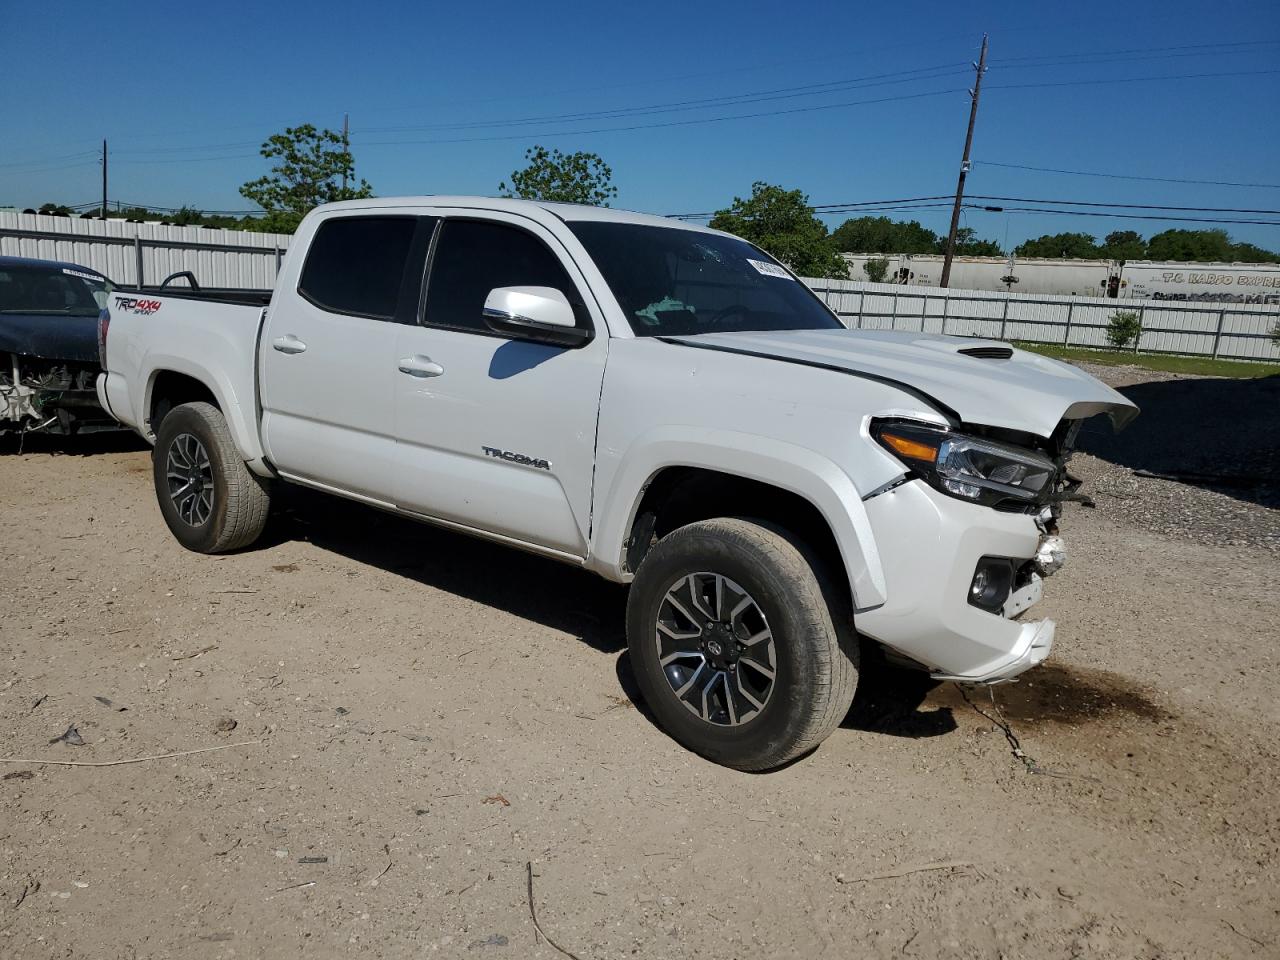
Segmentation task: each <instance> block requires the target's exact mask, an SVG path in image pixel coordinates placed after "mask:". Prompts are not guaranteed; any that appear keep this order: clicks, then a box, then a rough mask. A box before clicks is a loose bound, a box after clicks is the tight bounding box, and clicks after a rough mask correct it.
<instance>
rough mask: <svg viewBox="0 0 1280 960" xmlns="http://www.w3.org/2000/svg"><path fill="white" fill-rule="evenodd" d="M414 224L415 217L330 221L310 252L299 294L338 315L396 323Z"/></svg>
mask: <svg viewBox="0 0 1280 960" xmlns="http://www.w3.org/2000/svg"><path fill="white" fill-rule="evenodd" d="M414 225H415V221H414V218H413V217H351V218H349V219H343V220H326V221H325V222H324V223H322V224H321V225H320V229H319V230H317V231H316V235H315V238H314V239H313V240H312V241H311V249H310V250H308V251H307V262H306V263H305V264H304V265H303V267H302V281H301V282H300V283H299V284H298V292H299V293H301V294H302V295H303V296H304V297H306V298H307V299H308V300H310V301H311V302H312V303H314V304H315V305H316V306H318V307H321V308H322V309H325V310H330V311H332V312H334V313H351V314H355V315H357V316H361V317H374V318H377V319H380V320H390V319H391V318H392V317H394V316H395V313H396V303H397V301H398V300H399V297H400V281H401V280H402V279H403V277H404V268H405V264H406V263H407V262H408V260H409V246H410V243H411V242H412V240H413V231H414Z"/></svg>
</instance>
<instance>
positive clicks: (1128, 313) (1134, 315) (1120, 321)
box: [1107, 310, 1142, 350]
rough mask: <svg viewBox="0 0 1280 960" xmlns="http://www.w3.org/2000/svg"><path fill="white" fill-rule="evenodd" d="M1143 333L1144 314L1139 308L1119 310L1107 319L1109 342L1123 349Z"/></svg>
mask: <svg viewBox="0 0 1280 960" xmlns="http://www.w3.org/2000/svg"><path fill="white" fill-rule="evenodd" d="M1141 333H1142V315H1141V314H1140V313H1138V311H1137V310H1117V311H1116V312H1115V313H1113V314H1112V315H1111V319H1110V320H1108V321H1107V342H1108V343H1109V344H1111V345H1112V346H1113V347H1115V348H1116V349H1117V350H1123V349H1124V348H1125V347H1127V346H1128V345H1129V344H1131V343H1133V342H1134V341H1135V340H1136V339H1137V338H1138V336H1139V335H1140V334H1141Z"/></svg>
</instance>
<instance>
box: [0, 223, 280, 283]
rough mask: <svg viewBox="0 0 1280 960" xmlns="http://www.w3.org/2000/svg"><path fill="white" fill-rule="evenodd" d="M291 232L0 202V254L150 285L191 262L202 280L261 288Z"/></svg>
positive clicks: (271, 275)
mask: <svg viewBox="0 0 1280 960" xmlns="http://www.w3.org/2000/svg"><path fill="white" fill-rule="evenodd" d="M292 239H293V238H292V237H290V236H289V235H287V234H280V233H249V232H247V231H242V230H215V229H212V228H209V227H176V226H165V225H163V224H158V223H130V222H129V221H127V220H106V221H103V220H83V219H79V218H73V217H50V216H44V215H41V214H31V213H15V212H13V211H8V210H0V255H2V256H9V257H34V258H37V259H40V260H63V261H66V262H68V263H78V264H80V265H81V266H85V267H92V268H93V269H94V270H97V271H98V272H99V273H102V274H105V275H106V276H108V277H110V278H111V279H112V280H114V281H115V282H116V283H117V284H119V285H121V286H125V287H136V286H141V285H143V284H147V285H152V286H155V285H158V284H159V283H160V282H161V281H163V280H164V278H165V277H167V276H169V275H170V274H173V273H178V272H180V271H183V270H190V271H191V272H192V273H194V274H195V275H196V279H197V280H198V281H199V282H200V285H201V286H202V287H232V288H241V289H250V290H264V289H268V288H270V287H272V286H274V285H275V279H276V272H277V271H278V270H279V268H280V259H281V257H282V256H283V255H284V251H285V249H286V248H287V247H288V246H289V241H290V240H292Z"/></svg>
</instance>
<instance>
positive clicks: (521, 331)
mask: <svg viewBox="0 0 1280 960" xmlns="http://www.w3.org/2000/svg"><path fill="white" fill-rule="evenodd" d="M484 322H485V323H486V324H488V326H489V329H490V330H492V331H494V332H495V333H501V334H503V335H504V336H508V337H515V338H516V339H518V340H532V341H534V342H536V343H550V344H554V345H556V346H559V347H581V346H584V345H585V344H586V343H587V342H588V341H589V340H590V339H591V331H589V330H583V329H582V328H581V327H579V326H578V325H577V319H576V318H575V317H574V315H573V306H572V305H571V304H570V303H569V298H568V297H566V296H565V295H564V294H563V293H561V292H560V291H559V290H557V289H555V287H496V288H494V289H493V290H490V291H489V296H487V297H485V300H484Z"/></svg>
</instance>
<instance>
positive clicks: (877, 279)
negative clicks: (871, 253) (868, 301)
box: [862, 257, 889, 283]
mask: <svg viewBox="0 0 1280 960" xmlns="http://www.w3.org/2000/svg"><path fill="white" fill-rule="evenodd" d="M862 271H863V273H865V274H866V275H867V279H868V280H870V281H871V282H872V283H883V282H884V275H885V274H886V273H888V272H889V260H888V258H887V257H872V258H871V259H870V260H868V261H867V262H866V263H864V264H863V265H862Z"/></svg>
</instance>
